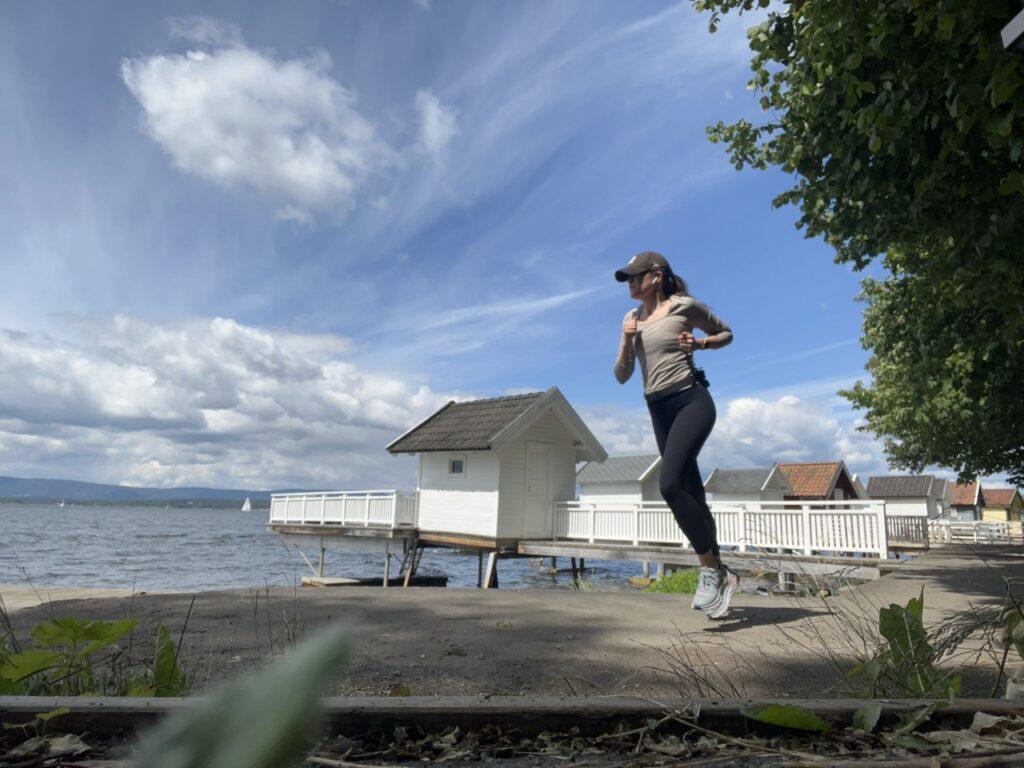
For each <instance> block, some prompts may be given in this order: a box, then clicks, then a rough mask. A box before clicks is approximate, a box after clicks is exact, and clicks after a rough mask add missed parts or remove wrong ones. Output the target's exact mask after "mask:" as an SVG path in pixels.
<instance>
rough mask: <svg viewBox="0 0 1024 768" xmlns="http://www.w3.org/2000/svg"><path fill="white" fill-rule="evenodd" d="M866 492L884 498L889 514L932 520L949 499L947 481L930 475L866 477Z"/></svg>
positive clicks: (937, 515) (949, 492) (950, 493)
mask: <svg viewBox="0 0 1024 768" xmlns="http://www.w3.org/2000/svg"><path fill="white" fill-rule="evenodd" d="M868 495H869V496H870V497H871V498H872V499H883V500H884V501H885V508H886V513H887V514H888V515H890V516H896V517H900V516H908V517H909V516H914V517H926V518H928V519H929V520H934V519H936V518H937V517H939V516H941V515H942V512H943V510H944V509H945V508H946V507H947V506H948V505H949V503H950V501H951V500H952V491H951V489H950V484H949V483H948V482H946V481H945V480H943V479H941V478H937V477H934V476H932V475H890V476H885V477H872V478H869V479H868Z"/></svg>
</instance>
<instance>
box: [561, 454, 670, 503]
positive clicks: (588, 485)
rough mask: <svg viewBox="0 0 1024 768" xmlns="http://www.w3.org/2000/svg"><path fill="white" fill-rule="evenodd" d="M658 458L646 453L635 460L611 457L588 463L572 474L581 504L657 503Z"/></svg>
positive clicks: (658, 491)
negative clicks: (577, 486)
mask: <svg viewBox="0 0 1024 768" xmlns="http://www.w3.org/2000/svg"><path fill="white" fill-rule="evenodd" d="M660 469H661V456H659V455H658V454H656V453H646V454H642V455H637V456H611V457H609V458H608V459H605V460H604V461H589V462H587V463H586V464H585V465H584V466H583V467H581V468H580V470H579V472H577V473H576V482H577V484H578V485H579V489H580V493H579V500H580V503H581V504H639V503H641V502H644V501H651V502H657V503H660V502H661V501H662V497H661V491H660V490H659V488H658V472H659V470H660Z"/></svg>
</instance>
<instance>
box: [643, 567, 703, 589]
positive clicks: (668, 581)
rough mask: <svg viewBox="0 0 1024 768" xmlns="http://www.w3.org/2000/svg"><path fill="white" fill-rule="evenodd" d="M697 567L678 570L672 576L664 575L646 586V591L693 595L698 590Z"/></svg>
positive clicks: (698, 572) (698, 573)
mask: <svg viewBox="0 0 1024 768" xmlns="http://www.w3.org/2000/svg"><path fill="white" fill-rule="evenodd" d="M699 575H700V571H699V570H698V569H697V568H686V569H684V570H681V571H676V572H675V573H673V574H672V575H671V576H663V577H662V578H660V579H658V580H657V581H653V582H651V583H650V584H649V585H647V586H646V587H644V592H660V593H663V594H672V595H692V594H693V593H694V592H696V591H697V577H698V576H699Z"/></svg>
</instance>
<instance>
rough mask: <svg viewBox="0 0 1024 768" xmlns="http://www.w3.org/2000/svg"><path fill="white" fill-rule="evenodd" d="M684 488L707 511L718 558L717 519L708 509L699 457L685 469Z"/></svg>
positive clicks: (713, 552) (712, 550)
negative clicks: (698, 463)
mask: <svg viewBox="0 0 1024 768" xmlns="http://www.w3.org/2000/svg"><path fill="white" fill-rule="evenodd" d="M683 487H684V488H685V489H686V490H687V492H689V494H690V495H691V496H693V498H694V499H695V500H696V501H697V504H698V506H700V507H701V508H702V509H706V510H707V516H708V520H709V521H710V525H711V534H712V537H713V539H714V542H715V543H714V544H713V545H712V547H711V554H713V555H714V556H715V557H716V558H717V557H718V528H717V526H716V525H715V517H714V515H712V514H711V509H710V508H709V507H708V502H707V496H706V495H705V493H704V481H703V480H701V479H700V469H699V468H698V466H697V457H696V456H694V457H692V458H691V459H690V460H689V461H688V462H686V466H685V467H683Z"/></svg>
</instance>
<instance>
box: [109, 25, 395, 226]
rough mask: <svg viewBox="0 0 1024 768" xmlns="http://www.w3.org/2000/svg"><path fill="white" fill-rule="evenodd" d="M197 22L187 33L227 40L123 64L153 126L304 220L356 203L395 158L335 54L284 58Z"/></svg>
mask: <svg viewBox="0 0 1024 768" xmlns="http://www.w3.org/2000/svg"><path fill="white" fill-rule="evenodd" d="M192 21H193V23H192V24H191V26H189V25H187V24H185V23H184V22H179V27H180V28H181V30H182V33H183V34H186V35H187V36H190V37H191V38H192V39H201V40H202V41H203V42H206V43H217V44H219V45H226V46H227V47H221V48H218V49H216V50H213V51H212V52H211V51H201V50H192V51H189V52H187V53H185V54H168V55H156V56H148V57H141V58H137V59H125V60H123V61H122V62H121V77H122V79H123V80H124V83H125V85H126V86H127V87H128V89H129V90H130V91H131V93H132V95H134V96H135V98H136V99H138V101H139V103H140V105H141V106H142V108H143V110H144V112H145V122H146V128H147V130H148V131H149V133H150V135H151V136H152V138H153V139H154V140H155V141H157V142H158V143H159V144H160V146H162V147H163V148H164V150H165V151H166V152H167V153H168V154H169V155H170V156H171V158H172V159H173V161H174V163H175V165H177V166H178V167H179V168H181V169H182V170H184V171H187V172H189V173H194V174H196V175H198V176H202V177H204V178H207V179H211V180H213V181H215V182H217V183H219V184H222V185H224V186H227V187H234V186H247V187H250V188H252V189H254V190H256V191H257V192H259V193H260V194H262V195H265V196H266V197H268V198H269V199H271V200H273V201H275V202H279V203H282V204H283V205H284V207H283V208H282V209H281V213H279V215H283V217H284V218H291V219H296V220H301V219H302V218H303V217H304V216H307V215H308V211H331V212H334V213H337V214H343V213H345V212H347V211H349V210H351V209H352V208H353V207H354V206H355V204H356V198H357V194H358V192H359V191H360V190H361V189H362V188H363V186H364V185H365V184H366V183H367V181H368V179H369V178H370V177H371V176H372V175H373V174H374V173H376V172H378V171H380V170H382V169H384V168H386V167H388V166H390V165H391V164H393V163H394V162H396V155H395V153H394V152H393V151H392V150H391V149H390V148H389V147H388V146H387V145H386V144H385V143H384V142H383V141H382V140H381V139H380V138H379V137H378V135H377V132H376V130H375V128H374V125H373V124H372V123H371V122H370V120H369V119H367V118H366V117H364V116H363V115H362V114H361V113H360V112H359V110H358V109H357V108H356V98H355V96H354V95H353V94H352V93H351V92H350V91H348V90H347V89H345V88H344V87H343V86H342V85H341V84H339V83H338V82H337V81H336V80H334V79H332V78H331V76H330V75H329V69H330V67H331V60H330V57H329V56H328V55H327V54H326V53H320V54H318V55H316V56H313V57H311V58H309V59H292V60H284V61H281V60H277V59H274V58H273V57H271V56H270V55H269V54H266V53H263V52H260V51H256V50H253V49H251V48H249V47H247V46H246V45H245V44H244V43H243V42H241V39H240V37H239V38H238V39H235V40H233V38H232V35H231V34H230V32H229V31H225V29H228V30H229V29H230V28H222V26H218V25H217V23H216V22H212V21H210V20H209V19H202V18H201V19H200V21H199V22H196V21H195V20H192ZM236 31H237V30H236ZM232 40H233V41H232Z"/></svg>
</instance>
